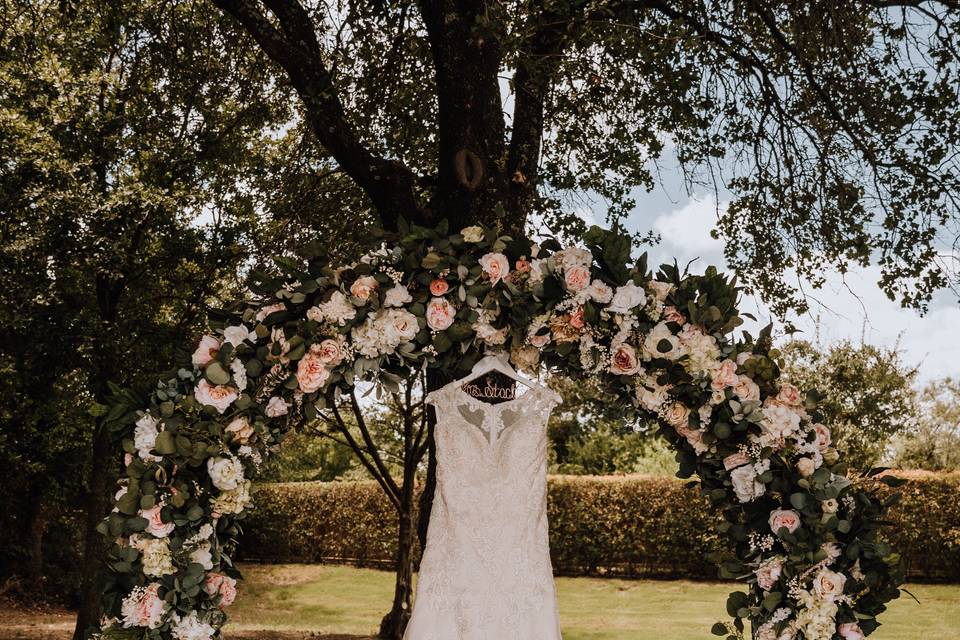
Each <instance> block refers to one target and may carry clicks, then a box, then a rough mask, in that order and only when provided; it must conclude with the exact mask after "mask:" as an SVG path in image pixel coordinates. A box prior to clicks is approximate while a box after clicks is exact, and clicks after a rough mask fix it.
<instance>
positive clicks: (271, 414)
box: [263, 396, 290, 418]
mask: <svg viewBox="0 0 960 640" xmlns="http://www.w3.org/2000/svg"><path fill="white" fill-rule="evenodd" d="M289 410H290V404H289V403H288V402H287V401H286V400H284V399H283V398H281V397H279V396H273V397H272V398H270V401H269V402H267V407H266V409H264V410H263V412H264V413H265V414H267V417H268V418H279V417H280V416H284V415H286V414H287V412H288V411H289Z"/></svg>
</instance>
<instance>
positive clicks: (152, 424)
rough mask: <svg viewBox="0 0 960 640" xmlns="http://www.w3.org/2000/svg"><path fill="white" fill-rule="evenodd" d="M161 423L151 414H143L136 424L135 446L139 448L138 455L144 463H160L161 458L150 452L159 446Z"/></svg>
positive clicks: (134, 432) (134, 431)
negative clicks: (158, 435) (158, 438)
mask: <svg viewBox="0 0 960 640" xmlns="http://www.w3.org/2000/svg"><path fill="white" fill-rule="evenodd" d="M159 424H160V423H159V422H158V421H157V420H156V418H154V417H153V416H151V415H150V414H149V413H145V414H143V417H141V418H140V419H139V420H137V422H136V425H137V426H136V428H135V429H134V430H133V446H134V447H136V448H137V455H139V456H140V459H141V460H143V461H144V462H158V461H159V460H161V458H160V456H155V455H153V454H152V453H150V451H151V450H152V449H153V448H154V447H155V446H156V444H157V434H158V433H159V430H158V429H157V425H159Z"/></svg>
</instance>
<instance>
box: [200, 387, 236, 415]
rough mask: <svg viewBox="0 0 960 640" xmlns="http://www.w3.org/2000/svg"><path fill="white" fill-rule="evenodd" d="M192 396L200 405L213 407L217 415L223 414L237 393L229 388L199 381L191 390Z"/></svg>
mask: <svg viewBox="0 0 960 640" xmlns="http://www.w3.org/2000/svg"><path fill="white" fill-rule="evenodd" d="M193 396H194V397H195V398H196V399H197V402H199V403H200V404H202V405H204V406H211V407H214V408H215V409H216V410H217V411H218V412H219V413H223V412H224V411H226V410H227V407H229V406H230V405H231V404H233V402H234V400H236V399H237V392H236V390H235V389H233V388H231V387H227V386H225V385H212V384H210V383H209V382H207V381H206V380H201V381H200V382H199V383H198V384H197V387H196V388H195V389H194V390H193Z"/></svg>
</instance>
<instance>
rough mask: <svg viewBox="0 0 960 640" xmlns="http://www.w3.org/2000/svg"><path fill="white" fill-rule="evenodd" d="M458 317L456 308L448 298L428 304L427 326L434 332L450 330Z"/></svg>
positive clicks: (435, 299) (436, 299)
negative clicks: (455, 317)
mask: <svg viewBox="0 0 960 640" xmlns="http://www.w3.org/2000/svg"><path fill="white" fill-rule="evenodd" d="M456 315H457V310H456V308H455V307H454V306H453V305H452V304H450V301H449V300H447V299H446V298H433V299H432V300H430V302H429V303H428V304H427V311H426V316H427V325H428V326H429V327H430V328H431V329H433V330H434V331H443V330H444V329H446V328H448V327H449V326H450V325H452V324H453V319H454V316H456Z"/></svg>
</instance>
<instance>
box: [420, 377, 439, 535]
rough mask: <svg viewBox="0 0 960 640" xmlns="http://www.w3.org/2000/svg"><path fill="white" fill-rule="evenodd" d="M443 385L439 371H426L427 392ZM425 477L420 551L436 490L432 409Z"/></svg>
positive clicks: (429, 408) (421, 502)
mask: <svg viewBox="0 0 960 640" xmlns="http://www.w3.org/2000/svg"><path fill="white" fill-rule="evenodd" d="M444 384H445V381H444V379H443V377H442V376H441V374H440V372H439V371H436V370H434V369H430V370H428V371H427V390H426V391H425V392H424V393H425V394H426V393H429V392H430V391H435V390H437V389H439V388H440V387H442V386H443V385H444ZM427 411H428V412H429V413H428V414H427V475H426V479H425V481H424V483H423V491H422V492H420V505H419V511H420V516H419V519H418V522H417V537H418V538H419V540H420V549H421V550H423V549H426V547H427V529H429V527H430V511H431V510H432V509H433V494H434V491H435V490H436V488H437V445H436V441H435V440H434V437H433V433H434V427H436V424H437V414H436V412H435V411H434V410H433V407H427Z"/></svg>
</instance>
